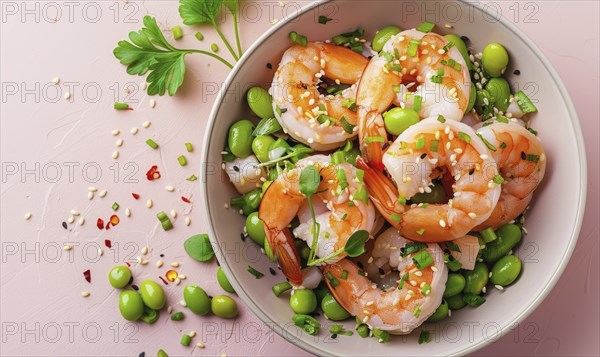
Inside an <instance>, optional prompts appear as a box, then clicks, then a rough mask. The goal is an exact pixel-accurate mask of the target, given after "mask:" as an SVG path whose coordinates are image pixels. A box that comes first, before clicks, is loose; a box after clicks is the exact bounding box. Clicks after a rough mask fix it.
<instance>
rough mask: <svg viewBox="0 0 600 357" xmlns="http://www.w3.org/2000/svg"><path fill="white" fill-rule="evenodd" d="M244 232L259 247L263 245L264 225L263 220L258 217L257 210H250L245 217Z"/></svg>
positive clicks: (264, 236)
mask: <svg viewBox="0 0 600 357" xmlns="http://www.w3.org/2000/svg"><path fill="white" fill-rule="evenodd" d="M246 233H248V236H250V238H251V239H252V240H253V241H255V242H256V244H258V245H260V246H261V247H262V246H264V245H265V238H266V236H267V235H266V233H265V225H264V223H263V221H262V220H261V219H260V218H258V212H252V213H250V214H249V215H248V218H246Z"/></svg>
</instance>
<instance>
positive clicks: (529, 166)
mask: <svg viewBox="0 0 600 357" xmlns="http://www.w3.org/2000/svg"><path fill="white" fill-rule="evenodd" d="M477 133H478V134H479V135H481V136H482V137H483V138H484V139H485V140H487V143H488V148H489V151H490V155H491V156H492V157H493V158H494V159H495V160H496V162H497V163H498V168H499V170H500V175H502V178H503V179H504V182H503V183H502V185H501V186H502V193H501V194H500V199H499V200H498V204H497V205H496V208H495V209H494V211H493V212H492V214H491V216H490V217H489V218H488V219H487V220H485V221H484V222H482V223H481V224H479V225H478V226H477V227H475V230H483V229H486V228H488V227H492V228H494V229H496V228H498V227H500V226H502V225H503V224H505V223H508V222H509V221H510V220H512V219H515V218H516V217H517V216H518V215H519V214H521V213H522V212H523V211H524V210H525V209H526V208H527V206H528V205H529V202H530V201H531V198H532V197H533V192H534V191H535V189H536V188H537V187H538V185H539V184H540V182H541V181H542V179H543V178H544V173H545V172H546V154H545V152H544V147H543V146H542V142H541V141H540V139H539V138H538V137H537V136H535V135H533V134H532V133H531V132H529V130H527V129H525V128H524V127H523V126H521V125H520V124H518V123H513V122H510V123H498V122H496V123H494V124H492V125H486V126H483V127H481V128H480V129H479V130H477Z"/></svg>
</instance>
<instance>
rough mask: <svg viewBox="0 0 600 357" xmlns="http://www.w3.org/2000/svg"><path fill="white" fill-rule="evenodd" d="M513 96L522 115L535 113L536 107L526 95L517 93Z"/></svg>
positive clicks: (520, 92)
mask: <svg viewBox="0 0 600 357" xmlns="http://www.w3.org/2000/svg"><path fill="white" fill-rule="evenodd" d="M515 96H516V99H517V104H518V105H519V109H521V111H522V112H523V113H524V114H527V113H535V112H537V108H536V106H535V105H533V103H532V102H531V99H529V97H528V96H527V94H525V93H523V91H518V92H517V94H515Z"/></svg>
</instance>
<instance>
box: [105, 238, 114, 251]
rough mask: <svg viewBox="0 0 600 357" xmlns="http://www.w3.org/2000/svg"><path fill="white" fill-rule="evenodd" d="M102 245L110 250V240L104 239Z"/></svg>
mask: <svg viewBox="0 0 600 357" xmlns="http://www.w3.org/2000/svg"><path fill="white" fill-rule="evenodd" d="M104 245H105V246H106V247H107V248H109V249H110V248H112V242H111V241H110V239H105V240H104Z"/></svg>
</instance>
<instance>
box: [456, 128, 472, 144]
mask: <svg viewBox="0 0 600 357" xmlns="http://www.w3.org/2000/svg"><path fill="white" fill-rule="evenodd" d="M458 138H459V139H460V140H462V141H464V142H465V143H467V144H468V143H470V142H471V136H470V135H469V134H467V133H464V132H462V131H459V132H458Z"/></svg>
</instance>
